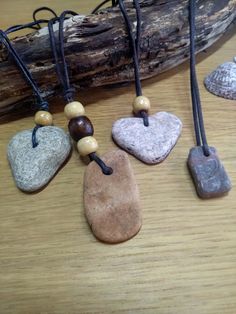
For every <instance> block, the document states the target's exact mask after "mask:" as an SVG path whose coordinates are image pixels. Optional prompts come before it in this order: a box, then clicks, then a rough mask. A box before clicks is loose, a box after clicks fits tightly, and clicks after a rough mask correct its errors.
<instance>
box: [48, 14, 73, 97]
mask: <svg viewBox="0 0 236 314" xmlns="http://www.w3.org/2000/svg"><path fill="white" fill-rule="evenodd" d="M67 15H72V16H75V15H78V13H76V12H74V11H69V10H68V11H64V12H62V14H61V15H60V17H58V18H55V19H53V20H51V21H49V23H48V31H49V38H50V44H51V49H52V53H53V57H54V62H55V66H56V71H57V76H58V79H59V81H60V84H61V86H62V87H63V89H64V98H65V100H66V101H67V102H71V101H73V97H74V92H75V90H74V88H73V87H72V86H71V84H70V78H69V73H68V65H67V62H66V57H65V47H64V30H63V26H64V21H65V19H66V17H67ZM56 22H58V23H59V36H58V37H59V38H58V43H57V42H56V38H55V33H54V30H53V25H54V24H55V23H56ZM57 47H58V48H57Z"/></svg>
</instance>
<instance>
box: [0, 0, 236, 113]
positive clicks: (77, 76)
mask: <svg viewBox="0 0 236 314" xmlns="http://www.w3.org/2000/svg"><path fill="white" fill-rule="evenodd" d="M126 7H127V11H128V12H129V15H130V18H131V20H132V21H133V23H135V18H136V14H135V12H134V11H135V10H134V8H133V5H132V0H131V1H130V0H129V1H126ZM141 9H142V32H143V33H142V40H141V43H140V75H141V77H142V78H143V79H144V78H150V77H154V76H155V75H157V74H159V73H162V72H165V71H167V70H169V69H171V68H173V67H176V66H178V65H179V64H181V63H183V62H184V61H186V60H187V59H188V57H189V23H188V0H171V1H170V0H168V1H163V0H155V1H152V0H151V1H150V0H143V1H141ZM235 18H236V0H225V1H223V2H222V0H217V1H215V0H199V1H197V10H196V30H197V34H198V36H197V40H196V52H199V51H204V50H205V49H207V48H208V47H210V46H211V45H212V44H213V43H214V42H216V41H217V40H218V39H219V38H221V36H222V35H223V34H224V33H225V31H226V29H228V27H229V26H230V25H231V24H232V22H233V21H234V19H235ZM12 36H13V37H15V36H16V35H15V34H12ZM12 43H13V45H14V48H15V49H16V50H17V51H18V53H20V55H21V57H22V59H23V60H24V61H25V62H26V63H27V66H28V68H29V70H30V71H31V73H32V74H33V77H34V78H35V79H36V81H37V83H38V85H39V87H40V89H41V91H42V93H43V94H44V95H45V96H47V97H49V96H55V95H56V94H58V89H59V88H58V80H57V77H56V72H55V68H54V67H53V66H52V62H53V60H52V53H51V47H50V41H49V38H48V31H47V28H43V29H42V30H41V31H39V32H33V33H31V34H29V35H28V36H22V37H19V36H18V37H17V38H16V39H14V40H12ZM64 46H65V55H66V60H67V64H68V67H69V74H70V75H71V80H72V82H73V83H75V86H76V87H77V89H79V90H81V88H88V87H98V86H107V85H111V84H117V83H124V82H130V81H132V80H133V79H134V75H133V60H132V58H131V57H130V45H129V41H128V34H127V31H126V28H125V23H124V19H123V17H122V15H121V14H120V9H119V7H115V8H109V9H108V10H106V9H104V10H103V11H101V12H100V13H99V14H95V15H94V14H93V15H91V14H90V15H87V16H84V15H78V16H75V17H73V18H71V19H70V20H68V21H66V23H65V28H64ZM9 61H10V58H7V51H6V49H5V47H2V49H0V73H2V75H0V114H1V113H5V112H6V110H7V111H9V107H10V108H12V107H13V108H14V109H16V108H17V107H18V106H19V105H20V106H22V105H23V106H24V103H23V101H26V102H28V103H29V101H30V99H29V98H31V99H32V93H31V88H30V87H29V85H28V84H26V83H25V80H24V79H23V78H22V74H21V73H20V72H19V70H18V69H17V67H16V66H15V64H14V63H12V62H9ZM13 90H14V92H12V91H13ZM26 98H27V99H26Z"/></svg>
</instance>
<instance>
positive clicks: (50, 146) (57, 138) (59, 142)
mask: <svg viewBox="0 0 236 314" xmlns="http://www.w3.org/2000/svg"><path fill="white" fill-rule="evenodd" d="M36 137H37V141H38V143H39V144H38V146H37V147H35V148H33V147H32V140H31V139H32V130H25V131H22V132H20V133H17V134H16V135H15V136H14V137H13V138H12V139H11V141H10V143H9V145H8V152H7V155H8V160H9V163H10V166H11V170H12V175H13V177H14V180H15V183H16V185H17V187H18V188H19V189H21V190H23V191H25V192H35V191H37V190H40V189H41V188H43V187H44V186H45V185H46V184H47V183H48V182H49V181H50V180H51V179H52V178H53V176H54V175H55V174H56V172H57V171H58V169H59V168H60V167H61V166H62V165H63V163H64V162H65V160H66V159H67V157H68V156H69V154H70V151H71V143H70V138H69V136H68V135H67V134H66V133H65V132H64V131H63V130H62V129H61V128H58V127H54V126H45V127H42V128H40V129H38V131H37V133H36Z"/></svg>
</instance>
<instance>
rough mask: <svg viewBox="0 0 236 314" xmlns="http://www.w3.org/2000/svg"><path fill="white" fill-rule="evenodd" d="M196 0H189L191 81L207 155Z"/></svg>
mask: <svg viewBox="0 0 236 314" xmlns="http://www.w3.org/2000/svg"><path fill="white" fill-rule="evenodd" d="M195 17H196V0H190V1H189V24H190V83H191V97H192V108H193V120H194V129H195V135H196V143H197V146H202V149H203V152H204V155H205V156H209V155H210V150H209V146H208V144H207V138H206V132H205V127H204V120H203V113H202V106H201V98H200V92H199V86H198V80H197V74H196V57H195V52H196V51H195V38H196V25H195Z"/></svg>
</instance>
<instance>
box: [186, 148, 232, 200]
mask: <svg viewBox="0 0 236 314" xmlns="http://www.w3.org/2000/svg"><path fill="white" fill-rule="evenodd" d="M188 167H189V170H190V173H191V175H192V177H193V181H194V184H195V187H196V190H197V193H198V195H199V196H200V197H201V198H203V199H208V198H214V197H220V196H223V195H225V194H226V193H228V192H229V191H230V190H231V188H232V185H231V182H230V179H229V177H228V175H227V173H226V171H225V169H224V166H223V164H222V163H221V161H220V159H219V157H218V156H217V152H216V149H215V148H214V147H210V155H209V156H208V157H206V156H205V155H204V154H203V150H202V148H201V147H199V146H197V147H194V148H192V149H191V150H190V152H189V156H188Z"/></svg>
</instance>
